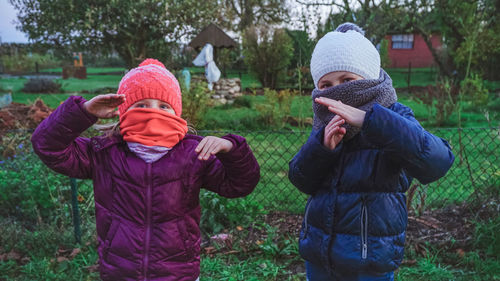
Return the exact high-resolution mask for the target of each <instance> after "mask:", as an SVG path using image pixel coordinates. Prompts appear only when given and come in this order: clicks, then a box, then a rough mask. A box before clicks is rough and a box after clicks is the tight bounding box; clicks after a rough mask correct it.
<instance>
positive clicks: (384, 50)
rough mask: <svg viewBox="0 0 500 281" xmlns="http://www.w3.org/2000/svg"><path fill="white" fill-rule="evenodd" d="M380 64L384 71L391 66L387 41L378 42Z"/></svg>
mask: <svg viewBox="0 0 500 281" xmlns="http://www.w3.org/2000/svg"><path fill="white" fill-rule="evenodd" d="M380 63H381V66H382V68H384V69H386V68H388V67H390V66H391V58H389V41H388V40H387V39H382V41H381V42H380Z"/></svg>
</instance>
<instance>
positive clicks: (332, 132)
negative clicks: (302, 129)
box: [323, 115, 346, 150]
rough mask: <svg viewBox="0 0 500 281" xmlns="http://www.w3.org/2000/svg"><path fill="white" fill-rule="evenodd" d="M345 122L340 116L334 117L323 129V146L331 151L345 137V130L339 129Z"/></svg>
mask: <svg viewBox="0 0 500 281" xmlns="http://www.w3.org/2000/svg"><path fill="white" fill-rule="evenodd" d="M344 122H345V120H344V119H342V117H340V115H335V116H334V117H333V118H332V120H330V122H329V123H328V125H326V127H325V135H324V137H323V145H324V146H326V147H327V148H329V149H331V150H333V149H335V147H337V145H338V144H339V142H340V141H341V140H342V138H343V137H344V135H345V132H346V130H345V128H344V127H340V126H341V125H342V124H344Z"/></svg>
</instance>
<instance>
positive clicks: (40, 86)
mask: <svg viewBox="0 0 500 281" xmlns="http://www.w3.org/2000/svg"><path fill="white" fill-rule="evenodd" d="M22 91H23V92H25V93H60V92H61V84H59V83H57V82H55V81H54V80H52V79H47V78H33V79H30V80H28V82H26V83H25V84H24V88H23V89H22Z"/></svg>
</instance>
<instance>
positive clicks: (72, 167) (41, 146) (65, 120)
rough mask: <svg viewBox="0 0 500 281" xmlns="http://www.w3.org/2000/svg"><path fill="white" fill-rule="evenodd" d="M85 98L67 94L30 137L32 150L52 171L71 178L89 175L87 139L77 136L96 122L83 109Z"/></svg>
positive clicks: (88, 143)
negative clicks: (67, 96)
mask: <svg viewBox="0 0 500 281" xmlns="http://www.w3.org/2000/svg"><path fill="white" fill-rule="evenodd" d="M84 102H85V99H83V98H82V97H78V96H72V97H69V98H68V99H67V100H66V101H65V102H64V103H63V104H61V105H60V106H59V107H58V108H57V109H56V110H55V111H54V112H53V113H52V114H51V115H50V116H49V117H48V118H47V119H45V120H43V121H42V123H40V125H38V127H37V128H36V130H35V132H34V133H33V135H32V137H31V143H32V145H33V150H34V151H35V153H36V154H37V155H38V156H39V157H40V159H41V160H42V162H43V163H45V164H46V165H47V166H48V167H49V168H51V169H53V170H54V171H56V172H58V173H61V174H64V175H67V176H70V177H74V178H81V179H84V178H91V176H92V172H91V171H92V161H91V152H90V151H91V145H90V139H88V138H82V137H78V136H79V135H80V134H81V133H82V132H83V131H85V130H86V129H88V128H89V127H90V126H92V124H94V123H95V122H96V121H97V118H96V117H95V116H92V115H91V114H89V113H87V112H86V111H85V110H84V109H83V107H82V106H83V103H84Z"/></svg>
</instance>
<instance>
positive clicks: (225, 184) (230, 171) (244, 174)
mask: <svg viewBox="0 0 500 281" xmlns="http://www.w3.org/2000/svg"><path fill="white" fill-rule="evenodd" d="M222 138H224V139H226V140H229V141H230V142H232V143H233V149H232V150H231V151H230V152H228V153H219V154H217V157H211V159H210V160H208V163H207V166H206V170H205V173H204V176H203V187H205V188H206V189H208V190H211V191H214V192H216V193H217V194H219V195H221V196H224V197H228V198H234V197H242V196H245V195H248V194H250V193H251V192H252V191H253V190H254V188H255V186H257V183H258V182H259V179H260V167H259V163H257V160H256V159H255V157H254V155H253V153H252V151H251V149H250V147H249V146H248V144H247V143H246V140H245V138H243V137H241V136H237V135H231V134H230V135H226V136H224V137H222Z"/></svg>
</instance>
